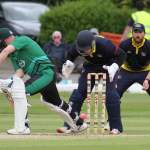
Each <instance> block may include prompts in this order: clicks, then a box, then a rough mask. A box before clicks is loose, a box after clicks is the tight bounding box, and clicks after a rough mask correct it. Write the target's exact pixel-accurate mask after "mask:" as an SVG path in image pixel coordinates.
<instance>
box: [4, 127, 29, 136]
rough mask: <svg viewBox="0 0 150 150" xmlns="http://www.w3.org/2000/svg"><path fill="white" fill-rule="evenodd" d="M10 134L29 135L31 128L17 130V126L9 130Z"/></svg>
mask: <svg viewBox="0 0 150 150" xmlns="http://www.w3.org/2000/svg"><path fill="white" fill-rule="evenodd" d="M7 133H8V134H11V135H29V134H30V129H29V128H25V129H24V130H23V131H17V130H16V129H15V128H13V129H9V130H7Z"/></svg>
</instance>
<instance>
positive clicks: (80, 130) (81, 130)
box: [72, 122, 88, 133]
mask: <svg viewBox="0 0 150 150" xmlns="http://www.w3.org/2000/svg"><path fill="white" fill-rule="evenodd" d="M87 128H88V125H87V123H85V122H83V124H81V125H78V126H77V130H72V132H74V133H78V132H83V131H84V130H86V129H87Z"/></svg>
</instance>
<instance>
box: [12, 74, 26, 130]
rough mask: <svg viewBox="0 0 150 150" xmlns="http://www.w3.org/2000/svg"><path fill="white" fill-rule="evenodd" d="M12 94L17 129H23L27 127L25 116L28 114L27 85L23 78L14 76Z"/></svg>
mask: <svg viewBox="0 0 150 150" xmlns="http://www.w3.org/2000/svg"><path fill="white" fill-rule="evenodd" d="M11 95H12V98H13V101H14V113H15V121H14V122H15V123H14V124H15V125H14V126H15V129H16V130H17V131H22V130H24V129H25V118H26V114H27V98H26V94H25V85H24V82H23V80H22V79H21V78H19V77H17V76H14V77H13V84H12V86H11Z"/></svg>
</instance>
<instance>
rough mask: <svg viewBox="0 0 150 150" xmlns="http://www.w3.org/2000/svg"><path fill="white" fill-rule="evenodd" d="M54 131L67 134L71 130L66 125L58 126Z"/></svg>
mask: <svg viewBox="0 0 150 150" xmlns="http://www.w3.org/2000/svg"><path fill="white" fill-rule="evenodd" d="M56 131H57V133H66V134H69V133H71V132H72V130H71V129H70V128H68V127H60V128H58V129H57V130H56Z"/></svg>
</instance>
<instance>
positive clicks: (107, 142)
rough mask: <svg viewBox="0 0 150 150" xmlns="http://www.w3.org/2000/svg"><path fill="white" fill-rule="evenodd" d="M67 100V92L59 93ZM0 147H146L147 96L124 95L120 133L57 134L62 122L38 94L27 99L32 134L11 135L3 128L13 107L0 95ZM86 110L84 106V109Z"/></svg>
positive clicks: (145, 149)
mask: <svg viewBox="0 0 150 150" xmlns="http://www.w3.org/2000/svg"><path fill="white" fill-rule="evenodd" d="M61 96H62V97H63V98H64V99H67V98H68V96H69V93H61ZM0 99H1V102H0V131H1V132H0V150H34V149H36V150H50V149H51V150H83V148H85V150H90V149H91V150H99V149H101V150H112V149H114V150H127V149H128V150H133V149H136V150H149V149H150V148H149V147H150V140H149V139H150V98H149V96H148V95H145V94H125V95H124V97H123V99H122V105H121V107H122V120H123V125H124V133H123V134H122V135H119V136H110V135H104V136H103V135H99V136H88V137H87V136H86V134H85V135H77V136H58V135H55V134H54V133H55V129H56V128H58V127H60V126H61V125H62V123H63V121H62V120H61V119H60V118H59V117H58V116H57V115H56V114H54V113H52V112H50V111H49V109H48V108H47V107H46V106H44V105H42V104H41V102H40V100H39V95H36V96H34V97H32V98H30V100H29V102H30V104H31V105H32V107H31V108H30V109H29V114H30V115H29V118H30V124H31V130H32V135H29V136H11V135H7V134H5V131H6V130H7V129H9V128H12V126H13V110H12V109H11V108H10V107H9V106H8V102H7V101H6V99H5V98H4V97H3V96H2V95H0ZM84 110H85V109H83V111H84Z"/></svg>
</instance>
